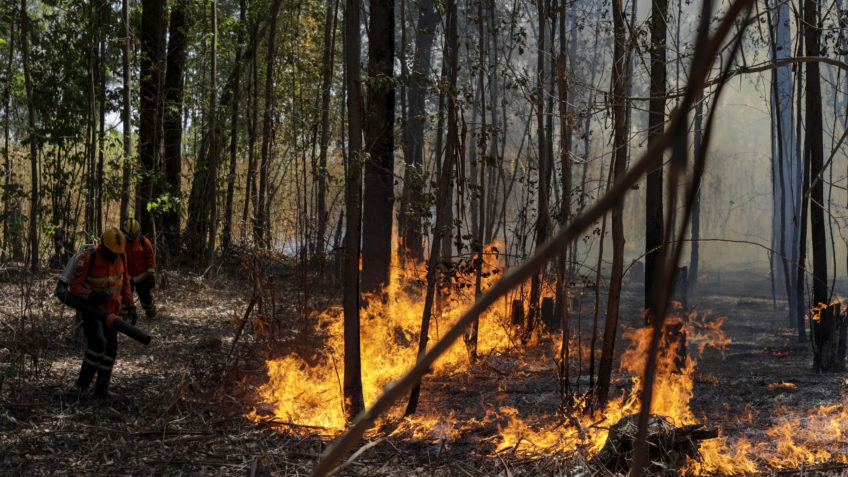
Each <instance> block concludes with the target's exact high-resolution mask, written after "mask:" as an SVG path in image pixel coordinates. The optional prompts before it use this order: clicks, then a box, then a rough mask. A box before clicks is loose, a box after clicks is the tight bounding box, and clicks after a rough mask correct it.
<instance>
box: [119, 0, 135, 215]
mask: <svg viewBox="0 0 848 477" xmlns="http://www.w3.org/2000/svg"><path fill="white" fill-rule="evenodd" d="M121 25H122V26H123V27H124V38H123V39H122V43H121V63H122V66H123V85H122V88H121V99H122V100H123V105H122V107H121V123H122V125H123V147H124V158H123V161H122V164H123V166H122V168H121V171H122V172H121V205H120V218H121V223H124V220H126V219H127V217H129V210H130V175H131V174H132V164H133V161H132V157H133V147H132V110H131V108H132V86H131V85H130V76H131V73H130V43H132V42H131V40H130V39H131V36H130V35H131V33H130V13H129V0H122V1H121Z"/></svg>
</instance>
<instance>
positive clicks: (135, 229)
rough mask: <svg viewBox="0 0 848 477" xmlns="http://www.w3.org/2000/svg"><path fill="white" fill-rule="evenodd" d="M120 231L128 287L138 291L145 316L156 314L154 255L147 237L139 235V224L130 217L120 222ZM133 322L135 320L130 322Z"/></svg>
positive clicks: (150, 316)
mask: <svg viewBox="0 0 848 477" xmlns="http://www.w3.org/2000/svg"><path fill="white" fill-rule="evenodd" d="M121 232H123V233H124V236H125V237H126V238H127V247H126V252H125V253H126V257H127V268H128V269H129V274H130V287H132V289H133V290H134V291H135V292H137V293H138V301H140V302H141V307H142V308H143V309H144V315H145V316H146V317H147V318H153V317H155V316H156V304H155V303H154V302H153V288H154V287H155V286H156V256H155V255H154V254H153V245H151V244H150V240H148V239H147V237H145V236H143V235H140V233H141V226H139V224H138V221H137V220H135V219H134V218H132V217H130V218H128V219H126V220H124V223H123V224H121ZM132 324H135V321H133V322H132Z"/></svg>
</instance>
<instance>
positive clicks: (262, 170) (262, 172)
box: [253, 9, 277, 246]
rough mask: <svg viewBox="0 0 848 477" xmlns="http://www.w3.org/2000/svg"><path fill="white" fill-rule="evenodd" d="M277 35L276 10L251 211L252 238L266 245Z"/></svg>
mask: <svg viewBox="0 0 848 477" xmlns="http://www.w3.org/2000/svg"><path fill="white" fill-rule="evenodd" d="M276 37H277V10H276V9H275V10H274V12H273V15H272V16H271V27H270V29H269V30H268V46H267V54H266V56H265V113H264V115H263V116H262V156H261V159H260V163H259V193H258V196H257V198H256V207H255V209H254V211H253V240H254V242H256V243H257V244H263V245H266V246H267V245H268V243H267V242H266V241H265V238H266V236H267V231H266V228H267V227H268V226H269V224H267V223H266V221H265V219H266V214H265V208H266V207H265V201H266V200H267V197H266V196H267V195H268V167H269V163H270V160H271V158H270V154H271V141H272V139H273V131H274V129H273V128H272V127H271V124H272V122H273V118H274V95H273V94H272V93H273V91H274V55H275V50H276V43H275V41H276Z"/></svg>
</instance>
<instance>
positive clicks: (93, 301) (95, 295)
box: [88, 290, 112, 306]
mask: <svg viewBox="0 0 848 477" xmlns="http://www.w3.org/2000/svg"><path fill="white" fill-rule="evenodd" d="M111 297H112V294H111V293H109V292H107V291H105V290H93V291H92V292H91V293H89V295H88V304H89V305H94V306H100V305H102V304H104V303H106V301H108V300H109V298H111Z"/></svg>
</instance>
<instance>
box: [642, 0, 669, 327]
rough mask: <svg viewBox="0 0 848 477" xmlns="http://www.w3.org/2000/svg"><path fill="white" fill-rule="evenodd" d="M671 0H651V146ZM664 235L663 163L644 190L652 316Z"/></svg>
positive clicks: (661, 106) (660, 112) (661, 115)
mask: <svg viewBox="0 0 848 477" xmlns="http://www.w3.org/2000/svg"><path fill="white" fill-rule="evenodd" d="M667 17H668V0H652V3H651V20H650V30H651V48H650V52H651V86H650V96H651V100H650V105H649V113H648V147H651V146H652V145H653V144H655V143H656V141H657V140H658V139H659V138H660V137H661V136H662V134H663V126H664V125H665V95H666V30H667V25H666V22H667V21H668V20H667ZM662 237H663V168H662V165H659V166H657V168H656V169H654V170H653V171H651V172H649V173H648V177H647V184H646V192H645V254H646V255H645V310H647V311H648V313H647V314H646V315H645V318H646V320H647V321H648V322H649V323H650V322H651V320H652V318H651V316H652V312H651V308H652V307H653V303H652V301H653V299H654V286H655V285H656V283H655V282H656V280H657V275H658V273H657V265H658V262H657V259H658V257H659V256H660V254H659V253H658V248H659V247H661V246H662Z"/></svg>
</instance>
